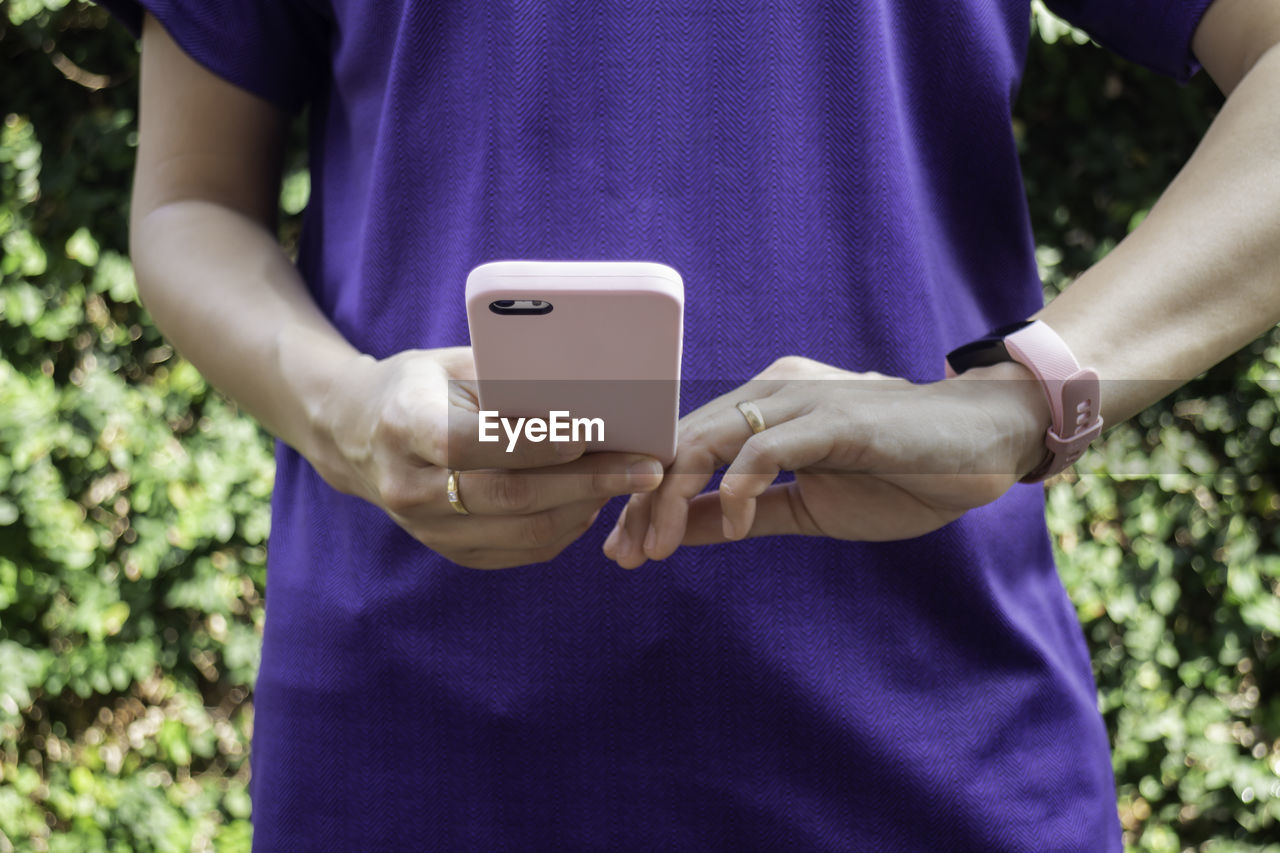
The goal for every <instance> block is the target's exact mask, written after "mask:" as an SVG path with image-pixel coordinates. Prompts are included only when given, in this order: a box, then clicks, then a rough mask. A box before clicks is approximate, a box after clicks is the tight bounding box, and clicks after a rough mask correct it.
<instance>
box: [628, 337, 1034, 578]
mask: <svg viewBox="0 0 1280 853" xmlns="http://www.w3.org/2000/svg"><path fill="white" fill-rule="evenodd" d="M979 379H986V380H1000V379H1004V380H1020V381H977V382H975V381H972V380H979ZM840 380H843V381H840ZM852 380H861V381H852ZM742 400H750V401H753V402H754V403H755V404H756V405H757V406H758V407H759V409H760V412H761V413H762V415H763V416H764V423H765V426H766V428H765V429H764V430H763V431H762V432H760V433H758V434H753V433H752V431H751V428H750V426H749V425H748V423H747V420H746V418H745V417H744V416H743V414H742V412H741V411H740V410H739V409H738V408H737V406H736V404H737V403H738V402H739V401H742ZM1049 420H1050V415H1049V407H1048V403H1047V401H1046V400H1045V398H1044V393H1043V392H1042V391H1041V389H1040V386H1039V384H1038V383H1037V382H1036V381H1035V379H1034V377H1033V376H1032V374H1031V372H1030V371H1029V370H1027V369H1026V368H1025V367H1023V366H1022V365H1020V364H1016V363H1013V362H1008V363H1002V364H997V365H993V366H991V367H984V368H975V369H972V370H968V371H966V372H965V373H963V374H961V375H960V376H958V377H955V378H953V379H946V380H943V381H941V382H933V383H929V384H915V383H912V382H910V381H908V380H906V379H900V378H895V377H890V376H884V375H882V374H879V373H853V372H850V371H847V370H841V369H840V368H836V367H832V366H830V365H826V364H822V363H820V362H817V361H813V360H811V359H807V358H800V357H796V356H790V357H786V358H782V359H779V360H778V361H776V362H774V363H773V364H772V365H770V366H769V367H768V368H767V369H766V370H764V371H763V372H762V373H760V374H759V375H757V376H756V377H755V378H754V379H752V380H751V381H750V382H748V383H747V384H746V385H743V386H741V387H740V388H738V389H736V390H735V391H733V392H731V393H729V394H726V395H724V396H722V397H718V398H717V399H715V400H712V401H711V402H709V403H707V404H706V405H704V406H702V407H701V408H700V409H698V410H696V411H694V412H691V413H690V414H689V415H687V416H685V417H684V418H683V419H682V420H681V422H680V438H679V445H678V447H677V450H676V458H675V461H674V462H672V464H671V466H670V467H669V468H668V471H667V473H666V475H665V476H664V477H663V481H662V485H661V486H659V487H658V489H657V490H655V491H653V492H649V493H646V494H642V495H633V496H632V497H631V500H630V501H629V502H628V504H627V505H626V507H625V508H624V510H623V512H622V515H621V516H619V519H618V522H617V524H616V525H615V527H614V529H613V532H612V533H610V534H609V538H608V539H607V540H606V541H605V543H604V552H605V554H606V556H608V557H609V558H610V559H612V560H616V561H617V563H618V565H620V566H622V567H623V568H636V567H638V566H640V565H642V564H643V563H644V562H645V560H646V559H651V560H661V559H665V558H666V557H669V556H670V555H671V554H672V552H674V551H675V550H676V548H677V547H679V546H680V545H704V544H710V543H714V542H724V541H729V540H735V539H743V538H746V537H752V536H771V535H779V534H801V535H807V536H830V537H833V538H836V539H849V540H870V541H883V540H890V539H905V538H909V537H913V536H920V535H922V534H924V533H928V532H930V531H932V530H936V529H937V528H939V527H942V526H943V525H945V524H948V523H949V522H951V521H954V520H955V519H957V518H959V517H960V516H961V515H963V514H964V513H965V512H966V511H967V510H969V509H972V508H973V507H976V506H981V505H983V504H986V503H990V502H991V501H993V500H995V499H996V498H998V497H1000V496H1001V495H1003V494H1004V493H1005V492H1006V491H1007V490H1008V489H1009V487H1010V486H1012V485H1013V484H1014V483H1016V482H1017V481H1018V479H1019V477H1021V476H1022V475H1023V474H1025V473H1026V472H1027V471H1029V470H1031V469H1032V468H1033V467H1034V466H1035V465H1036V463H1038V462H1039V461H1040V459H1041V457H1042V456H1043V454H1044V433H1045V429H1046V428H1047V427H1048V425H1049ZM725 464H728V465H729V468H728V470H727V471H726V472H725V474H724V477H723V478H722V480H721V482H720V488H719V493H718V495H717V494H716V493H710V492H709V493H707V494H700V493H701V492H702V490H703V489H704V488H706V485H707V483H708V482H710V480H711V476H712V474H713V472H714V471H715V470H716V469H717V468H719V467H720V466H722V465H725ZM781 471H794V472H795V480H794V481H793V482H790V483H784V484H778V485H774V484H773V481H774V480H775V479H776V478H777V476H778V474H779V473H780V472H781Z"/></svg>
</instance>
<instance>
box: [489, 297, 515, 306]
mask: <svg viewBox="0 0 1280 853" xmlns="http://www.w3.org/2000/svg"><path fill="white" fill-rule="evenodd" d="M493 304H494V305H497V306H498V307H499V308H510V307H511V306H512V305H515V304H516V301H515V300H514V299H499V300H497V301H496V302H494V303H493Z"/></svg>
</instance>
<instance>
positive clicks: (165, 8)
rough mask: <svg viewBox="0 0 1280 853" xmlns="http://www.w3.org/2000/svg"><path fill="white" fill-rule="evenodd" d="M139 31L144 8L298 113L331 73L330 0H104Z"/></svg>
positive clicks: (224, 74)
mask: <svg viewBox="0 0 1280 853" xmlns="http://www.w3.org/2000/svg"><path fill="white" fill-rule="evenodd" d="M97 3H98V4H99V5H101V6H104V7H105V8H106V9H107V10H108V11H109V12H111V14H112V15H113V16H115V18H116V19H117V20H119V21H120V22H121V23H122V24H123V25H124V26H125V27H126V28H127V29H128V30H129V32H131V33H132V34H133V35H134V37H135V38H140V37H141V35H142V16H143V11H144V8H145V11H148V12H150V13H151V14H152V16H153V17H155V18H156V20H158V21H159V22H160V23H161V24H162V25H163V26H164V28H165V30H166V31H167V32H168V33H169V35H170V36H171V37H172V38H173V40H174V41H175V42H177V44H178V46H179V47H181V48H182V49H183V50H184V51H186V53H187V55H188V56H190V57H191V58H192V59H194V60H195V61H196V62H198V63H200V64H201V65H203V66H204V67H205V68H207V69H209V71H211V72H213V73H214V74H216V75H218V76H219V77H221V78H223V79H224V80H226V81H228V82H230V83H233V84H235V85H236V86H239V87H240V88H241V89H244V90H246V91H248V92H250V93H252V94H254V95H257V96H258V97H260V98H264V99H265V100H267V101H270V102H271V103H273V104H275V105H276V106H278V107H280V108H281V109H283V110H285V111H286V112H288V113H290V114H296V113H297V112H299V111H300V110H301V109H302V107H303V106H304V105H305V104H306V103H307V101H309V100H310V99H311V97H312V96H313V95H314V94H315V92H316V91H317V89H318V88H319V87H320V85H321V83H323V82H324V81H325V80H326V79H327V77H328V75H329V36H330V32H331V27H330V21H329V16H328V15H327V14H326V13H325V11H324V10H325V9H326V8H327V5H328V4H327V0H217V2H209V0H97Z"/></svg>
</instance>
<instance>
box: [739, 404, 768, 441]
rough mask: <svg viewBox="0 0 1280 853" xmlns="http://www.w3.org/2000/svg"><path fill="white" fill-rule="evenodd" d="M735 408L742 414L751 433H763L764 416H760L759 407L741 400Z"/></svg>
mask: <svg viewBox="0 0 1280 853" xmlns="http://www.w3.org/2000/svg"><path fill="white" fill-rule="evenodd" d="M737 406H738V411H739V412H742V416H743V417H744V418H746V419H747V425H748V426H750V427H751V431H752V432H753V433H761V432H764V431H765V425H764V415H762V414H760V407H759V406H757V405H756V404H755V403H753V402H751V401H750V400H743V401H742V402H740V403H738V404H737Z"/></svg>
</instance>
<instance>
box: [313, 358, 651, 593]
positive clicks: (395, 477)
mask: <svg viewBox="0 0 1280 853" xmlns="http://www.w3.org/2000/svg"><path fill="white" fill-rule="evenodd" d="M450 380H453V381H450ZM478 412H479V405H478V402H477V399H476V395H475V363H474V361H473V360H472V356H471V348H470V347H451V348H447V349H433V350H406V351H404V352H400V353H397V354H395V355H393V356H391V357H389V358H385V359H383V360H381V361H378V360H375V359H374V358H373V357H371V356H368V355H362V356H360V357H358V358H356V359H354V360H353V362H352V363H351V364H350V365H349V367H348V368H347V369H345V370H343V371H342V372H341V374H340V375H338V376H335V377H334V380H333V383H332V385H331V386H330V387H329V390H328V393H327V394H326V395H325V398H324V400H323V401H322V402H321V404H320V407H319V408H318V410H317V415H316V423H315V426H316V428H317V430H318V431H319V433H320V435H321V439H320V441H319V448H320V449H319V450H318V451H317V452H315V453H313V454H312V455H313V456H316V457H317V458H315V459H311V460H310V461H311V462H312V464H313V465H314V466H315V468H316V470H317V471H318V472H319V473H320V476H321V477H323V478H324V479H325V481H326V482H328V483H329V484H330V485H331V486H333V487H334V488H335V489H338V490H339V491H341V492H344V493H346V494H351V495H356V496H357V497H361V498H364V499H365V500H367V501H369V502H370V503H372V504H374V505H376V506H378V507H380V508H382V509H383V510H384V511H385V512H386V513H387V515H389V516H390V517H391V519H392V520H393V521H395V523H396V524H398V525H399V526H400V527H402V528H403V529H404V530H405V531H407V532H408V533H409V534H410V535H411V536H413V537H414V538H415V539H417V540H418V541H419V542H421V543H422V544H424V545H426V546H427V547H428V548H430V549H432V550H433V551H436V552H437V553H439V554H441V555H442V556H444V557H446V558H447V559H449V560H452V561H453V562H455V563H458V564H459V565H462V566H467V567H469V568H475V569H500V568H509V567H512V566H523V565H527V564H529V563H540V562H543V561H546V560H550V559H552V558H553V557H555V556H556V555H557V554H559V553H560V552H561V551H563V550H564V549H565V548H566V547H567V546H568V545H569V544H570V543H571V542H573V541H574V540H575V539H577V538H578V537H579V536H581V535H582V534H583V533H584V532H585V531H586V530H587V528H589V527H590V526H591V524H592V523H593V522H594V521H595V519H596V516H597V515H598V514H599V511H600V508H601V507H602V506H604V504H605V503H607V502H608V501H609V499H610V498H612V497H614V496H617V495H626V494H632V493H636V492H647V491H651V490H652V489H655V488H657V487H658V484H659V483H661V482H662V466H661V465H660V464H659V463H658V461H657V460H656V459H654V458H653V457H651V456H643V455H638V454H629V453H590V454H586V455H584V453H583V451H584V446H583V443H582V442H577V443H576V444H569V443H563V442H561V443H552V442H549V441H544V442H539V443H532V442H528V441H524V442H520V443H519V444H517V445H516V447H515V449H514V450H513V451H512V452H511V453H507V452H506V442H505V441H502V442H498V443H495V444H489V443H484V444H482V443H480V441H479V440H478V437H479V415H478ZM450 468H453V469H455V470H457V471H459V472H461V473H460V475H459V481H460V482H459V493H460V496H461V498H462V501H463V503H464V504H465V505H466V508H467V509H468V510H469V511H470V513H471V514H470V515H461V514H459V513H457V512H456V511H454V509H453V507H452V506H451V505H450V504H449V501H448V499H447V497H446V494H445V482H446V480H447V478H448V476H449V469H450ZM535 469H536V470H535Z"/></svg>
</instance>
